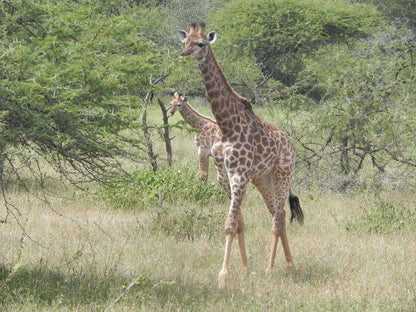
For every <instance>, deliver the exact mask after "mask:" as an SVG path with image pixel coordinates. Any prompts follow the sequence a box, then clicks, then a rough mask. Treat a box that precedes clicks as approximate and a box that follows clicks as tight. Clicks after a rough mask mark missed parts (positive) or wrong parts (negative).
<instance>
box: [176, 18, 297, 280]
mask: <svg viewBox="0 0 416 312" xmlns="http://www.w3.org/2000/svg"><path fill="white" fill-rule="evenodd" d="M204 29H205V24H203V23H201V24H200V25H199V27H197V26H196V24H192V25H191V26H190V31H189V33H188V32H186V31H179V32H178V36H179V39H180V40H181V42H182V43H183V44H184V49H183V52H182V53H181V56H188V55H192V56H193V57H194V58H195V59H196V60H197V61H198V65H199V71H200V74H201V77H202V81H203V84H204V86H205V94H206V97H207V99H208V102H209V103H210V106H211V110H212V113H213V114H214V116H215V119H216V122H217V124H218V126H219V128H220V130H221V133H222V137H221V140H219V141H218V142H216V143H215V144H214V146H213V147H212V151H211V152H212V155H213V158H214V162H215V166H216V169H217V180H218V182H219V184H220V185H221V186H222V187H223V188H224V190H225V191H226V193H227V195H228V197H229V199H230V206H229V211H228V216H227V218H226V220H225V235H226V240H225V251H224V259H223V264H222V268H221V271H220V273H219V275H218V286H219V287H220V288H223V287H224V286H225V280H226V278H227V275H228V271H229V261H230V255H231V247H232V243H233V240H234V238H235V237H237V238H238V246H239V250H240V257H241V262H242V267H243V271H245V272H246V271H247V269H248V264H247V255H246V249H245V240H244V220H243V215H242V212H241V203H242V201H243V198H244V195H245V192H246V188H247V184H248V183H249V182H250V181H251V182H252V183H253V184H254V185H255V186H256V187H257V189H258V190H259V192H260V193H261V195H262V197H263V199H264V202H265V204H266V206H267V208H268V210H269V211H270V213H271V215H272V246H271V250H270V254H269V260H268V263H267V267H266V271H271V270H272V268H273V263H274V260H275V257H276V250H277V244H278V241H279V240H280V241H281V243H282V246H283V251H284V254H285V259H286V263H287V265H288V266H291V265H293V260H292V256H291V253H290V249H289V243H288V239H287V235H286V221H285V214H286V213H285V210H284V205H285V202H286V201H287V199H288V198H289V203H290V209H291V212H292V219H296V220H297V221H299V223H303V212H302V209H301V207H300V205H299V200H298V198H297V197H296V196H294V195H293V194H292V192H291V180H292V176H293V174H294V169H295V150H294V146H293V144H292V143H291V141H290V138H289V136H288V135H287V134H286V133H285V132H284V131H282V130H281V129H279V128H278V127H277V126H275V125H272V124H270V123H268V122H265V121H263V120H261V119H260V118H259V117H257V116H256V115H255V114H254V112H253V109H252V107H251V105H250V103H249V102H248V100H247V99H245V98H244V97H242V96H241V95H239V94H238V93H236V92H235V90H234V89H233V88H232V87H231V85H230V84H229V83H228V81H227V79H226V78H225V76H224V74H223V72H222V70H221V68H220V66H219V65H218V63H217V61H216V59H215V56H214V53H213V52H212V49H211V44H212V43H214V42H215V41H216V39H217V34H216V32H214V31H211V32H209V33H208V35H206V36H205V35H204V33H203V32H204Z"/></svg>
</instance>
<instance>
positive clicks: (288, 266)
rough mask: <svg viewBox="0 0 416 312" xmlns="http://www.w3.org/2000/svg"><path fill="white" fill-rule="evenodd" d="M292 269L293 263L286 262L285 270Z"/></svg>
mask: <svg viewBox="0 0 416 312" xmlns="http://www.w3.org/2000/svg"><path fill="white" fill-rule="evenodd" d="M294 267H295V264H294V263H293V261H289V262H286V268H288V269H292V268H294Z"/></svg>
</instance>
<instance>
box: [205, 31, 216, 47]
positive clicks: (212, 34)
mask: <svg viewBox="0 0 416 312" xmlns="http://www.w3.org/2000/svg"><path fill="white" fill-rule="evenodd" d="M207 40H208V42H209V44H213V43H214V42H215V41H216V40H217V33H216V32H215V31H210V32H209V33H208V35H207Z"/></svg>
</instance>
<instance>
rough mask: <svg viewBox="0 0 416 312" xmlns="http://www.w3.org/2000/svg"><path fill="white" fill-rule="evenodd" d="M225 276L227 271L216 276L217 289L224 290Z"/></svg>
mask: <svg viewBox="0 0 416 312" xmlns="http://www.w3.org/2000/svg"><path fill="white" fill-rule="evenodd" d="M227 274H228V272H227V271H221V272H220V274H218V289H224V287H225V280H226V278H227Z"/></svg>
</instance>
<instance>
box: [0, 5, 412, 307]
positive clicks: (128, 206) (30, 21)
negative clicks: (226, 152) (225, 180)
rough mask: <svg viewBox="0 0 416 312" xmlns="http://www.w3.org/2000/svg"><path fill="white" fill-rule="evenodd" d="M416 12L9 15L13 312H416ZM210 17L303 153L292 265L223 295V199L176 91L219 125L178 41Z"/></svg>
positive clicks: (262, 241) (4, 291)
mask: <svg viewBox="0 0 416 312" xmlns="http://www.w3.org/2000/svg"><path fill="white" fill-rule="evenodd" d="M415 18H416V7H415V6H414V4H413V1H412V0H398V1H397V0H359V1H354V0H351V1H348V0H332V1H323V0H301V1H291V0H271V1H259V0H233V1H225V0H202V1H199V2H198V4H195V2H194V1H188V0H185V1H179V0H174V1H146V0H144V1H138V0H137V1H134V0H129V1H124V0H113V1H51V0H42V1H25V0H18V1H7V0H4V1H0V65H1V68H2V70H1V71H0V78H1V79H0V186H1V193H2V194H1V198H2V199H1V204H0V221H1V223H0V233H1V243H0V307H1V310H2V311H162V310H163V311H225V310H227V311H230V310H231V311H237V310H241V309H245V310H248V311H284V310H285V311H287V310H289V311H334V310H338V311H414V309H415V307H416V275H415V272H416V264H415V261H414V257H415V255H416V243H415V240H414V233H415V230H416V208H415V202H416V194H415V191H414V190H415V186H416V185H415V167H416V139H415V136H414V131H415V129H416V118H415V116H416V83H415V81H416V80H415V75H416V65H415V53H416V48H415V47H416V25H415V22H414V21H415V20H416V19H415ZM199 21H205V22H206V24H207V29H209V30H216V31H217V33H218V36H219V37H218V40H217V42H216V43H215V44H214V45H213V50H214V53H215V54H216V56H217V59H218V62H219V64H220V66H221V67H222V68H223V69H224V72H225V74H226V76H227V77H228V79H229V82H230V84H231V85H232V86H233V87H234V88H235V89H236V90H237V91H238V92H239V93H240V94H241V95H243V96H245V97H247V98H248V99H249V100H250V101H251V103H252V104H253V108H254V111H255V112H256V114H258V115H259V116H260V117H262V118H263V119H265V120H267V121H269V122H272V123H274V124H277V125H279V126H280V127H281V128H282V129H284V130H285V131H287V132H288V133H289V134H290V135H291V137H292V139H293V142H294V144H295V146H296V152H297V156H298V159H297V170H296V175H295V178H294V185H293V188H294V189H295V190H296V193H297V194H298V195H299V197H300V199H301V204H302V207H303V210H304V212H305V225H304V226H302V227H301V226H299V225H297V224H291V225H289V226H288V232H289V233H288V235H289V241H290V244H291V248H292V253H293V256H294V260H295V264H296V266H295V268H293V269H290V270H288V269H286V268H284V266H283V255H282V252H280V250H279V255H278V259H277V263H276V269H275V272H273V273H272V274H271V275H266V274H265V273H264V269H265V265H266V261H267V259H266V257H267V254H268V248H269V245H270V238H271V235H270V228H271V220H270V217H269V215H268V211H267V209H266V208H265V207H264V204H263V202H262V200H261V198H260V195H259V194H258V192H257V191H255V189H254V188H253V187H250V188H249V190H248V193H247V196H246V200H245V203H244V207H243V209H244V213H245V219H246V227H247V238H246V239H247V242H246V243H247V248H248V252H249V255H248V257H249V265H250V272H249V274H248V276H242V275H240V273H239V263H238V251H237V248H235V253H234V255H233V261H232V266H231V269H232V272H231V276H230V279H229V283H228V285H227V287H226V289H225V290H224V291H219V290H217V288H216V275H217V273H218V270H219V269H220V265H221V259H222V258H221V257H222V251H223V250H222V249H223V240H224V234H223V229H222V228H223V222H224V219H225V216H226V213H227V199H226V196H225V195H224V193H223V191H222V190H221V189H220V187H219V186H218V185H217V183H216V182H215V169H214V168H213V165H211V168H210V177H209V181H208V183H206V184H204V183H201V182H200V181H199V180H198V178H197V176H196V172H197V158H196V150H195V148H194V142H193V136H194V132H193V130H192V129H190V127H189V126H187V125H186V124H184V123H183V121H182V120H181V118H180V117H178V116H174V117H172V118H170V119H169V120H167V119H166V118H165V119H164V118H163V117H164V113H165V109H166V107H167V105H168V103H169V101H170V94H171V92H174V91H178V92H181V93H184V94H187V95H189V98H190V103H191V104H192V105H193V106H194V107H196V108H197V109H198V110H199V111H200V112H201V113H203V114H205V115H208V116H212V114H211V112H210V109H209V106H208V105H207V102H206V100H205V99H204V90H203V85H202V83H201V80H200V77H199V73H198V68H197V65H196V63H195V62H194V60H192V59H191V58H186V59H180V58H179V54H180V51H181V44H180V42H179V40H177V37H176V32H177V30H179V29H185V30H187V29H188V27H189V24H190V23H191V22H199Z"/></svg>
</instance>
